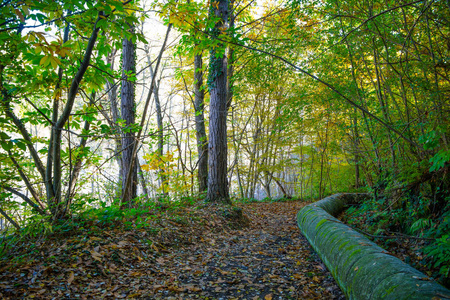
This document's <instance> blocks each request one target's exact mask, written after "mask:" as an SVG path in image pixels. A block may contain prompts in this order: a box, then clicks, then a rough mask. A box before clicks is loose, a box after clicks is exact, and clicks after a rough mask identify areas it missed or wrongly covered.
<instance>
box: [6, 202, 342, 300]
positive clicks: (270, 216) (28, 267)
mask: <svg viewBox="0 0 450 300" xmlns="http://www.w3.org/2000/svg"><path fill="white" fill-rule="evenodd" d="M304 205H305V203H302V202H298V201H290V202H274V203H250V204H239V205H238V206H239V207H240V208H242V210H243V212H244V215H246V216H247V217H248V218H249V219H250V220H251V222H250V225H249V226H246V227H245V226H244V227H242V228H241V229H232V226H231V227H230V225H232V224H233V222H230V219H229V218H227V217H224V210H223V208H222V207H221V206H204V205H203V206H199V207H181V208H177V209H175V210H172V211H171V210H170V209H169V210H167V211H164V212H160V213H159V215H157V216H156V217H154V218H151V219H149V221H148V224H147V225H146V227H143V228H139V226H137V224H139V223H137V222H136V221H133V222H134V223H133V225H132V228H131V229H130V228H129V229H128V230H125V229H124V228H123V226H122V227H119V225H120V224H123V223H122V222H123V220H122V221H121V222H120V223H117V224H115V225H112V226H111V225H108V226H109V227H106V228H104V227H98V229H97V230H95V229H92V228H95V226H93V227H92V224H91V227H90V228H91V229H90V230H89V231H86V230H83V229H79V228H78V229H79V231H74V232H68V233H67V234H65V235H63V236H61V235H58V236H53V237H47V238H45V239H42V238H41V239H38V240H37V241H36V240H35V241H28V240H27V241H21V244H16V246H15V248H14V249H15V251H14V253H11V254H10V258H9V259H5V258H3V259H2V260H0V298H1V299H21V298H26V299H29V298H34V299H217V300H220V299H255V300H256V299H263V300H271V299H345V298H344V296H343V294H342V293H341V291H340V289H339V288H338V287H337V285H336V283H335V281H334V280H333V278H332V277H331V275H330V273H329V272H328V271H327V269H326V268H325V266H324V265H323V263H322V262H321V261H320V260H319V259H318V256H317V255H316V254H315V253H314V252H313V251H312V249H311V247H310V246H309V244H308V242H307V241H306V239H305V238H304V237H303V236H302V235H301V234H300V231H299V229H298V227H297V225H296V220H295V217H296V213H297V212H298V211H299V209H300V208H301V207H303V206H304ZM225 211H226V210H225ZM99 219H100V218H99ZM128 223H129V222H128ZM85 226H86V225H85ZM86 227H88V226H86ZM17 258H19V259H17Z"/></svg>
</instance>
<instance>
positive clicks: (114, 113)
mask: <svg viewBox="0 0 450 300" xmlns="http://www.w3.org/2000/svg"><path fill="white" fill-rule="evenodd" d="M116 51H117V50H116V49H115V50H114V51H112V52H111V53H110V54H109V55H108V57H107V58H106V62H107V63H108V64H110V65H111V71H114V57H115V55H116ZM106 89H107V91H108V100H109V105H110V109H111V117H112V121H113V122H114V125H115V127H118V126H117V121H118V120H119V114H120V112H119V108H118V105H117V84H114V82H113V81H112V80H111V79H110V78H107V79H106ZM117 129H119V128H117ZM117 132H119V133H118V134H117V138H116V139H114V140H115V145H116V149H115V153H114V155H116V161H117V164H118V166H119V175H118V179H119V180H118V182H119V184H120V185H122V180H123V178H122V175H123V170H122V152H121V150H122V141H121V139H120V134H121V130H118V131H117Z"/></svg>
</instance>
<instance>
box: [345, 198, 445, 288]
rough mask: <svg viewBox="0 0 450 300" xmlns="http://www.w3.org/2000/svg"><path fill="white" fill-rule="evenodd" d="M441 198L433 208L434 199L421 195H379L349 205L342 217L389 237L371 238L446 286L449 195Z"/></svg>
mask: <svg viewBox="0 0 450 300" xmlns="http://www.w3.org/2000/svg"><path fill="white" fill-rule="evenodd" d="M441 196H442V195H441ZM443 200H444V201H442V202H445V203H446V205H445V206H444V207H442V208H441V209H436V208H435V207H433V205H434V202H435V199H434V198H430V197H426V196H423V195H419V196H415V195H406V196H402V197H401V198H395V199H393V198H391V197H389V196H384V195H383V196H379V197H373V198H371V199H370V200H367V201H365V202H364V203H362V204H361V205H358V206H352V207H350V208H349V209H347V211H346V212H345V214H344V216H343V220H344V221H345V222H346V223H348V224H349V225H351V226H354V227H356V228H360V229H362V230H363V231H365V232H368V233H369V234H372V235H376V236H392V239H390V238H378V239H377V238H375V241H376V242H377V243H378V244H381V246H383V247H384V248H386V249H389V250H392V251H393V252H395V251H396V250H398V252H399V253H402V254H400V255H398V256H404V259H405V262H407V263H410V264H412V265H413V266H414V267H416V268H418V269H420V270H422V271H424V272H425V273H426V274H427V275H429V276H432V277H434V278H436V279H437V280H438V281H439V282H441V283H442V284H443V285H445V286H446V287H450V280H449V275H450V196H447V195H445V194H444V199H443ZM406 253H407V254H408V255H406ZM403 254H405V255H403Z"/></svg>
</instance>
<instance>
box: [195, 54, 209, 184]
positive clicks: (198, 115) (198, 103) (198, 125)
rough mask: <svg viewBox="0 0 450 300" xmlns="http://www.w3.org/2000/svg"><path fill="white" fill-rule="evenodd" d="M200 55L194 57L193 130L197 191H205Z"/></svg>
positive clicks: (204, 132) (205, 174)
mask: <svg viewBox="0 0 450 300" xmlns="http://www.w3.org/2000/svg"><path fill="white" fill-rule="evenodd" d="M202 65H203V60H202V55H201V54H197V55H195V58H194V69H195V73H194V94H195V98H194V109H195V130H196V132H197V149H198V175H197V178H198V191H199V193H202V192H206V190H207V188H208V140H207V137H206V128H205V114H204V106H205V101H204V99H205V91H204V89H203V71H202Z"/></svg>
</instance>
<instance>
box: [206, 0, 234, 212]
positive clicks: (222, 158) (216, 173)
mask: <svg viewBox="0 0 450 300" xmlns="http://www.w3.org/2000/svg"><path fill="white" fill-rule="evenodd" d="M216 7H217V8H215V9H214V13H215V15H216V16H217V17H220V20H219V21H218V22H217V23H216V25H215V27H214V29H213V32H212V35H213V37H217V36H218V35H219V33H220V31H221V29H223V28H224V27H225V26H226V21H227V19H228V1H227V0H219V3H218V5H217V6H216ZM211 9H213V8H211ZM219 47H224V46H223V45H219ZM208 81H209V82H208V83H209V92H210V95H211V99H210V113H209V114H210V117H209V145H208V149H209V151H208V152H209V153H208V154H209V173H208V193H207V200H208V201H211V202H222V203H231V200H230V195H229V191H228V180H227V63H226V58H225V56H224V55H222V56H220V55H219V54H218V53H217V52H216V49H212V50H211V58H210V62H209V80H208Z"/></svg>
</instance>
